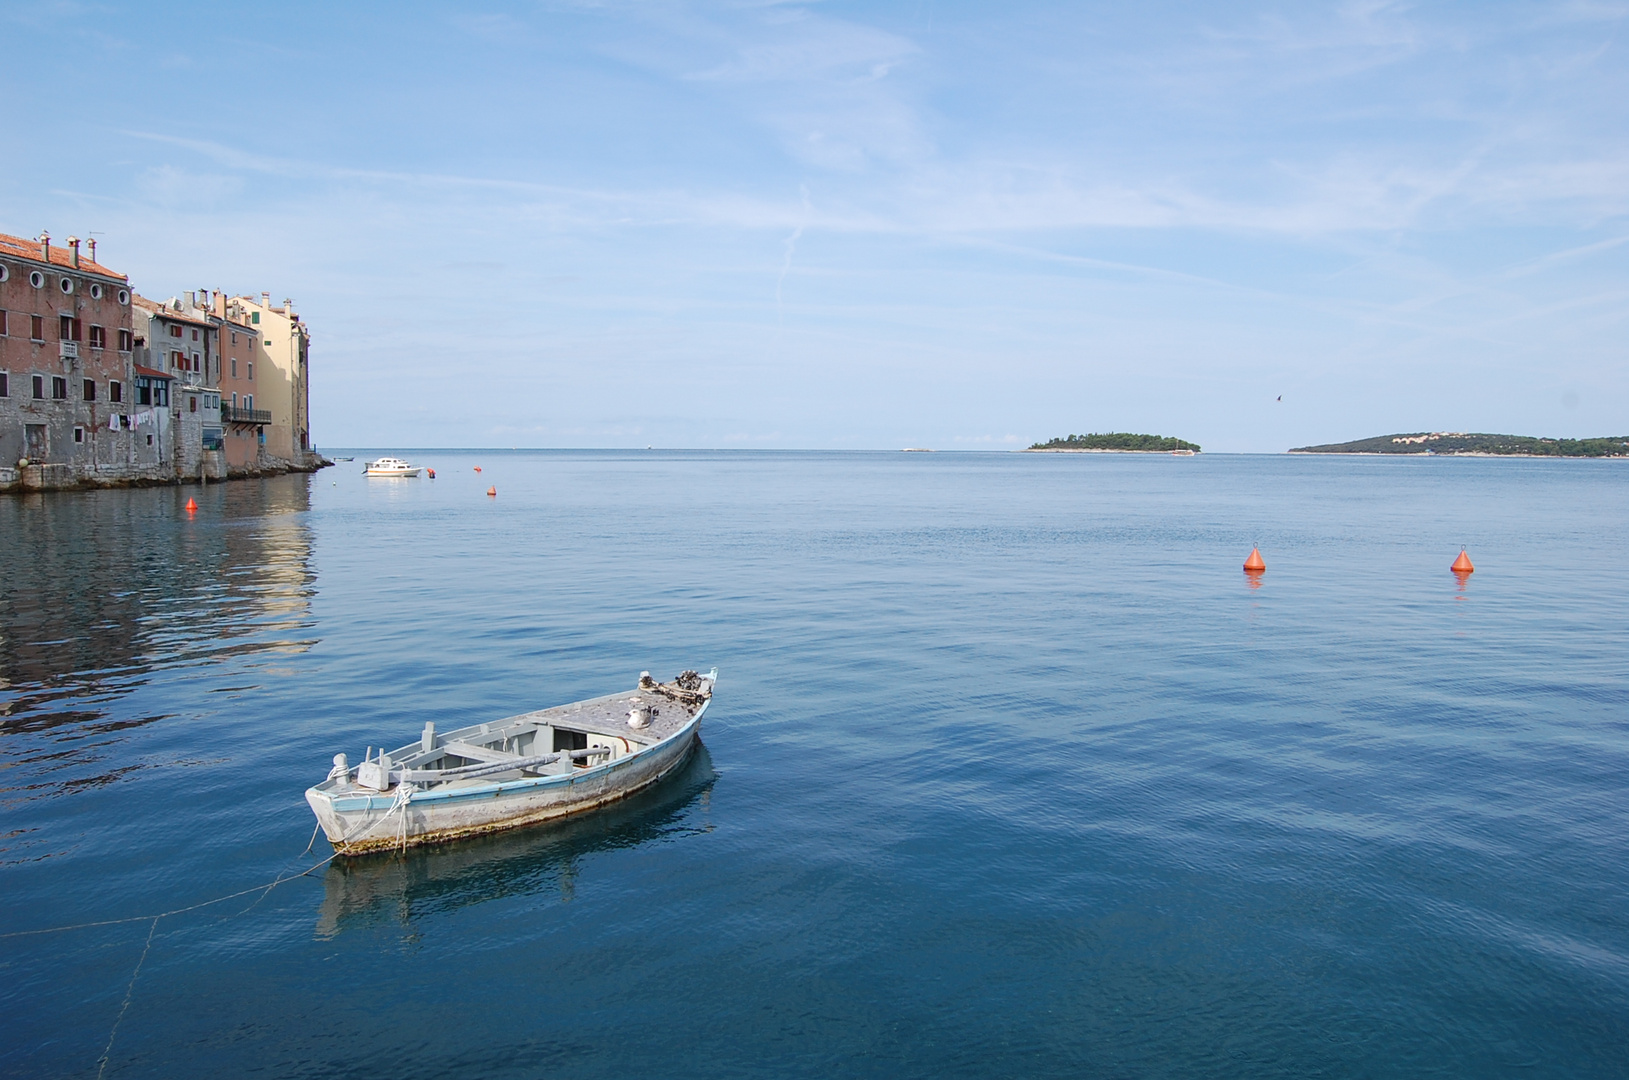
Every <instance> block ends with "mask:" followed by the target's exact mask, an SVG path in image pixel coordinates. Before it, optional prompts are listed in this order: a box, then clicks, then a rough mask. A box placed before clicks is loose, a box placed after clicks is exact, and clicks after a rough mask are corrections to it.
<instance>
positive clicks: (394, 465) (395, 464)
mask: <svg viewBox="0 0 1629 1080" xmlns="http://www.w3.org/2000/svg"><path fill="white" fill-rule="evenodd" d="M362 472H363V473H364V474H365V475H367V476H417V475H418V474H419V467H418V466H417V465H409V464H408V463H407V462H405V461H403V460H402V459H401V458H394V457H382V458H380V459H379V460H378V461H370V462H368V464H367V468H365V469H363V470H362Z"/></svg>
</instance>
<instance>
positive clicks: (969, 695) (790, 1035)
mask: <svg viewBox="0 0 1629 1080" xmlns="http://www.w3.org/2000/svg"><path fill="white" fill-rule="evenodd" d="M364 456H365V455H364V454H362V453H360V452H359V453H358V459H357V460H356V461H354V462H344V463H341V464H339V465H337V466H336V467H334V468H332V469H327V470H324V471H322V472H321V473H319V474H317V475H315V476H312V477H306V476H293V477H284V478H278V479H270V480H263V481H240V482H233V483H228V484H216V485H210V486H208V487H206V488H197V487H190V488H163V489H147V490H134V491H105V492H94V493H76V494H54V495H38V496H25V497H16V498H8V499H4V500H0V539H3V540H4V550H5V552H6V560H5V566H6V572H5V575H4V578H3V582H0V677H3V679H4V684H3V686H4V690H3V695H4V697H3V700H4V704H3V714H0V749H3V755H0V765H3V771H0V788H3V791H0V815H3V816H0V848H3V850H0V922H3V925H0V932H3V933H6V934H8V935H12V936H7V937H4V938H0V1010H3V1011H0V1017H3V1027H0V1031H3V1032H4V1034H3V1036H0V1070H3V1072H4V1073H5V1074H7V1075H16V1076H90V1075H96V1074H97V1073H98V1071H99V1070H101V1071H102V1072H103V1073H104V1074H105V1075H108V1076H132V1077H135V1076H149V1077H184V1076H244V1075H265V1076H279V1077H319V1076H389V1077H392V1078H393V1080H406V1078H412V1077H446V1076H468V1077H542V1076H570V1077H616V1078H619V1080H625V1078H628V1077H658V1076H659V1077H692V1076H693V1077H710V1078H712V1077H721V1076H806V1077H830V1076H878V1077H888V1078H890V1080H894V1078H899V1077H941V1076H950V1075H964V1076H1070V1077H1078V1076H1103V1077H1151V1078H1154V1077H1159V1078H1164V1077H1216V1076H1237V1077H1275V1076H1282V1077H1307V1076H1377V1077H1378V1076H1388V1077H1389V1076H1404V1075H1406V1076H1456V1077H1490V1076H1522V1077H1548V1076H1555V1077H1561V1076H1567V1077H1577V1076H1624V1075H1629V858H1626V856H1629V839H1626V838H1629V796H1626V793H1625V791H1626V781H1629V695H1626V690H1629V607H1626V601H1629V568H1626V566H1625V563H1626V561H1629V544H1626V543H1625V526H1626V525H1629V471H1626V470H1629V465H1626V464H1625V463H1623V462H1609V461H1607V462H1603V461H1543V460H1490V459H1437V458H1410V459H1395V460H1394V459H1383V458H1336V457H1291V456H1283V457H1270V456H1259V457H1257V456H1222V455H1201V456H1199V457H1195V458H1175V457H1166V456H1130V455H1034V454H943V453H941V454H897V453H892V454H880V453H879V454H861V453H829V454H828V453H754V452H721V453H699V452H698V453H664V452H655V451H651V452H493V451H486V452H480V453H472V452H447V451H419V452H413V453H411V454H408V455H406V456H410V457H411V458H412V459H413V460H414V461H415V462H420V463H424V464H427V465H430V466H433V467H434V468H435V469H436V471H437V474H438V475H437V478H436V479H435V480H430V479H428V478H427V477H421V478H419V479H414V480H407V479H368V478H365V477H363V476H362V475H360V468H361V461H362V459H363V457H364ZM476 466H479V467H480V469H481V471H480V472H476V471H475V468H476ZM489 486H492V487H495V488H496V491H497V494H496V496H488V495H487V494H486V491H487V489H488V487H489ZM188 497H193V498H195V499H196V500H197V503H198V509H197V511H196V513H191V514H189V513H187V512H186V511H185V510H184V509H183V504H184V503H185V502H186V500H187V498H188ZM1462 545H1463V546H1465V547H1467V548H1468V549H1469V554H1470V556H1471V558H1472V559H1473V560H1474V562H1475V564H1476V571H1475V573H1474V574H1472V575H1470V576H1469V578H1468V579H1465V580H1460V579H1458V578H1456V577H1455V576H1454V575H1453V574H1451V573H1450V572H1449V569H1448V567H1449V563H1450V562H1452V560H1453V559H1454V557H1455V556H1456V555H1457V554H1459V551H1460V548H1461V546H1462ZM1252 546H1259V547H1260V549H1261V551H1262V553H1263V555H1264V556H1265V559H1266V562H1267V570H1266V573H1265V574H1263V575H1261V576H1260V577H1259V578H1251V577H1249V576H1247V575H1245V574H1244V573H1242V571H1241V569H1240V564H1241V563H1242V561H1243V559H1244V556H1245V555H1246V554H1247V553H1248V552H1249V550H1250V548H1251V547H1252ZM714 665H716V666H717V667H718V669H719V673H720V675H719V684H718V692H717V696H716V698H715V700H714V702H713V705H712V707H711V709H710V710H709V712H708V716H707V719H706V721H705V723H704V730H703V738H704V742H705V748H704V749H703V750H702V751H701V752H700V753H699V754H698V756H697V757H696V758H695V760H694V761H693V763H692V764H691V765H690V766H689V767H688V768H686V769H685V770H684V772H683V773H682V774H681V775H677V776H675V777H673V778H672V779H671V780H670V781H668V782H666V783H664V784H663V785H661V786H660V787H659V788H657V789H655V790H653V791H651V792H649V793H647V794H644V795H641V796H639V797H637V798H635V799H632V800H629V801H628V802H626V803H624V804H621V805H619V806H617V807H616V808H614V809H611V810H608V811H605V812H601V813H596V814H593V815H590V816H587V817H584V818H582V819H580V820H577V821H575V822H572V823H569V824H565V825H561V826H557V827H542V828H533V829H529V830H524V831H518V832H513V833H509V834H505V835H500V836H494V837H488V838H484V839H479V840H471V841H466V842H460V843H454V844H449V845H445V846H441V847H435V848H429V849H416V850H411V851H409V852H407V853H406V854H394V855H386V856H379V857H373V858H368V859H363V860H356V861H354V862H346V861H343V860H341V861H339V862H335V863H333V864H331V865H328V866H324V867H320V868H319V869H317V870H316V871H315V872H314V873H313V874H311V875H310V876H307V877H303V878H297V879H295V880H293V881H291V882H289V883H287V884H284V885H281V886H279V887H278V888H276V889H274V890H272V891H270V892H265V891H258V892H248V893H244V894H243V895H240V896H238V897H236V898H234V899H232V900H230V901H226V902H222V903H216V904H211V905H209V906H204V907H199V908H195V909H193V910H190V911H186V910H182V911H179V913H178V914H173V915H169V916H167V917H165V918H163V919H159V920H157V921H153V920H151V919H147V920H144V921H124V922H113V923H110V924H108V925H100V926H96V925H84V924H88V923H98V922H102V921H104V920H121V919H132V918H135V917H139V916H151V915H156V914H158V913H161V912H171V911H178V909H185V908H188V907H190V906H191V905H195V904H200V903H203V902H206V901H210V900H212V899H215V898H217V897H220V896H222V895H225V894H229V893H235V892H239V891H240V890H246V889H252V888H254V887H256V886H259V885H263V884H265V883H267V882H269V881H271V880H274V879H275V878H277V877H278V876H279V875H281V874H287V873H291V872H298V871H299V870H301V869H304V868H306V867H310V866H312V865H314V864H316V863H317V862H318V860H319V859H321V858H324V857H326V856H327V855H328V854H329V853H330V849H329V848H328V847H327V845H326V844H325V842H324V841H323V840H322V839H321V838H320V837H319V838H318V839H317V842H316V844H315V846H314V847H313V849H312V851H311V853H310V854H307V855H302V850H303V849H304V848H305V847H306V844H307V841H308V839H309V838H310V836H311V830H312V826H313V824H314V821H313V819H312V817H311V814H310V812H309V810H308V809H307V808H306V806H305V804H304V801H303V798H302V792H303V791H304V789H305V788H306V787H307V786H308V785H310V784H313V783H316V782H317V781H319V780H321V779H322V778H323V777H324V775H326V773H327V771H328V768H329V764H330V760H331V758H332V756H333V755H334V754H335V753H336V752H345V753H347V754H349V755H350V757H351V759H352V760H353V761H355V760H357V759H358V758H359V757H360V755H361V754H362V753H363V751H364V750H365V748H366V747H368V746H370V745H371V746H373V747H375V748H377V747H379V746H381V745H387V746H395V745H399V744H402V743H406V742H409V741H411V740H413V739H414V738H415V737H416V736H417V734H418V732H419V730H420V729H421V728H422V727H423V725H424V723H425V721H427V720H428V721H434V722H435V723H436V725H437V727H438V728H440V729H442V730H446V729H449V728H453V727H458V726H460V725H463V724H468V723H472V722H476V721H481V720H489V719H497V718H500V717H504V716H509V715H512V714H514V713H518V712H522V711H526V710H530V709H534V708H538V707H541V706H546V705H553V704H557V703H561V702H567V701H572V700H576V699H580V698H585V697H590V696H595V695H599V694H602V693H607V692H612V691H615V690H618V689H621V688H624V687H631V686H632V684H633V682H634V680H635V678H636V677H637V676H638V674H639V672H640V671H641V670H645V669H648V670H650V671H651V672H652V673H653V674H655V675H657V676H658V677H664V678H667V677H671V676H673V675H674V674H675V673H677V672H679V671H680V670H682V669H684V668H697V669H701V670H706V669H707V668H709V667H712V666H714ZM62 926H72V927H76V928H73V929H66V930H60V931H57V932H52V933H46V934H37V935H25V936H16V935H18V934H19V932H22V931H31V930H40V929H49V928H54V927H62Z"/></svg>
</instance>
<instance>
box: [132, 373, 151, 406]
mask: <svg viewBox="0 0 1629 1080" xmlns="http://www.w3.org/2000/svg"><path fill="white" fill-rule="evenodd" d="M152 403H153V388H152V387H151V386H149V385H147V380H146V379H137V380H136V404H137V405H151V404H152Z"/></svg>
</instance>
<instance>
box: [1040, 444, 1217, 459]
mask: <svg viewBox="0 0 1629 1080" xmlns="http://www.w3.org/2000/svg"><path fill="white" fill-rule="evenodd" d="M1018 452H1019V453H1020V454H1153V455H1154V456H1155V457H1160V456H1162V455H1163V456H1164V457H1171V456H1173V455H1175V456H1177V457H1187V456H1188V455H1190V454H1197V453H1199V451H1197V450H1088V449H1084V448H1079V447H1076V448H1070V447H1063V446H1029V447H1025V448H1024V449H1022V450H1020V451H1018Z"/></svg>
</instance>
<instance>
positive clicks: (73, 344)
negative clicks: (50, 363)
mask: <svg viewBox="0 0 1629 1080" xmlns="http://www.w3.org/2000/svg"><path fill="white" fill-rule="evenodd" d="M61 353H62V358H63V359H64V360H78V359H79V342H77V341H64V342H62V343H61Z"/></svg>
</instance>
